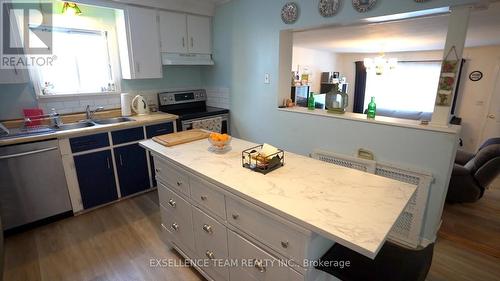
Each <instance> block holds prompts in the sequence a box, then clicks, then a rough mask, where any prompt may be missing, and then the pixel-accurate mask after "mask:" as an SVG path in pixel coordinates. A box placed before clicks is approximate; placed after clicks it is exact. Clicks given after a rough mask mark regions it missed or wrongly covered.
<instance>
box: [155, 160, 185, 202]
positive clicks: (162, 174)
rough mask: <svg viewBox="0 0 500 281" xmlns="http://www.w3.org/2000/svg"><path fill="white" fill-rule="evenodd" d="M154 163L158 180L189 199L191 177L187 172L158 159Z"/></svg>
mask: <svg viewBox="0 0 500 281" xmlns="http://www.w3.org/2000/svg"><path fill="white" fill-rule="evenodd" d="M154 161H155V172H156V178H157V179H158V180H159V181H161V182H163V183H165V184H167V185H169V186H170V187H173V188H175V189H176V190H179V191H180V192H182V193H184V194H185V195H186V196H188V197H189V194H190V191H189V176H188V175H187V174H186V172H184V171H182V170H180V169H179V168H177V167H174V166H173V165H172V164H169V163H167V162H165V161H163V160H161V159H159V158H158V157H155V158H154Z"/></svg>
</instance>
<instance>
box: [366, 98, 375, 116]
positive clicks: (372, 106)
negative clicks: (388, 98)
mask: <svg viewBox="0 0 500 281" xmlns="http://www.w3.org/2000/svg"><path fill="white" fill-rule="evenodd" d="M375 114H377V104H376V103H375V97H372V98H371V100H370V103H369V104H368V111H367V112H366V117H367V118H368V119H375Z"/></svg>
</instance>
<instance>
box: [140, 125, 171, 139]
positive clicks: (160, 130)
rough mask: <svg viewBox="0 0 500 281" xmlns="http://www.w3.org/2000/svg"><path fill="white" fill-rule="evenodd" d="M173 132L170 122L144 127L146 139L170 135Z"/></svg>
mask: <svg viewBox="0 0 500 281" xmlns="http://www.w3.org/2000/svg"><path fill="white" fill-rule="evenodd" d="M173 132H174V124H173V123H172V122H168V123H162V124H156V125H151V126H147V127H146V136H147V138H148V139H150V138H152V137H156V136H159V135H165V134H170V133H173Z"/></svg>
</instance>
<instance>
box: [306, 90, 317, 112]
mask: <svg viewBox="0 0 500 281" xmlns="http://www.w3.org/2000/svg"><path fill="white" fill-rule="evenodd" d="M315 105H316V102H315V101H314V92H311V93H310V94H309V98H307V109H309V110H314V108H316V106H315Z"/></svg>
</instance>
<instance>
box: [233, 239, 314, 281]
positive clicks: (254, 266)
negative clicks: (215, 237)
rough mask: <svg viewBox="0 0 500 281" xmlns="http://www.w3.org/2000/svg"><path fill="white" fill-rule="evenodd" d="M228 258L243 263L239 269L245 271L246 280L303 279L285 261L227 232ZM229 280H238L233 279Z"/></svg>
mask: <svg viewBox="0 0 500 281" xmlns="http://www.w3.org/2000/svg"><path fill="white" fill-rule="evenodd" d="M228 245H229V256H230V257H231V258H233V259H237V260H240V261H245V263H246V264H245V265H242V266H240V269H243V270H244V271H246V273H247V275H248V278H253V279H255V280H259V281H281V280H283V281H299V280H304V277H303V276H302V275H301V274H299V273H297V272H295V271H294V270H292V269H291V268H290V267H288V266H287V263H286V261H283V260H278V259H276V258H275V257H273V256H272V255H270V254H268V253H267V252H266V251H264V250H262V249H261V248H259V247H258V246H256V245H254V244H253V243H252V242H250V241H248V240H247V239H245V238H243V237H241V236H240V235H238V234H236V233H234V232H233V231H231V230H228ZM231 280H238V279H233V278H232V277H231Z"/></svg>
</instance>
